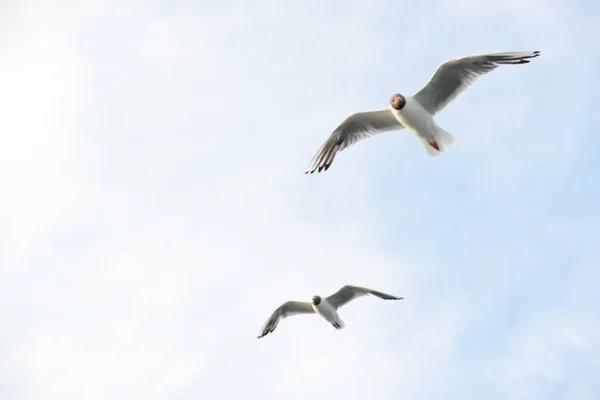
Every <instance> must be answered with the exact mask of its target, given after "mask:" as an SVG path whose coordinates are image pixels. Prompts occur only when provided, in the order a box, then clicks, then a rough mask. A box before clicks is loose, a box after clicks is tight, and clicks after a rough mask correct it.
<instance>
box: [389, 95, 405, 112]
mask: <svg viewBox="0 0 600 400" xmlns="http://www.w3.org/2000/svg"><path fill="white" fill-rule="evenodd" d="M390 104H391V105H392V108H393V109H394V110H398V111H400V110H402V109H403V108H404V106H405V105H406V99H405V98H404V96H402V95H401V94H399V93H395V94H393V95H392V97H391V98H390Z"/></svg>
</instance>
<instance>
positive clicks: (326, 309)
mask: <svg viewBox="0 0 600 400" xmlns="http://www.w3.org/2000/svg"><path fill="white" fill-rule="evenodd" d="M369 294H372V295H373V296H377V297H379V298H382V299H384V300H402V297H396V296H392V295H391V294H386V293H382V292H378V291H376V290H372V289H367V288H364V287H360V286H353V285H345V286H342V288H341V289H340V290H338V291H337V292H336V293H334V294H332V295H331V296H329V297H326V298H324V299H322V298H321V296H313V298H312V303H309V302H306V301H287V302H285V303H283V304H282V305H281V306H280V307H279V308H278V309H276V310H275V311H274V312H273V314H271V317H269V319H268V320H267V322H265V324H264V325H263V327H262V328H261V330H260V334H259V336H258V338H259V339H260V338H261V337H263V336H265V335H268V334H269V333H271V332H273V331H274V330H275V328H277V325H278V324H279V321H280V320H282V319H284V318H287V317H289V316H292V315H296V314H313V313H317V314H318V315H320V316H321V317H323V318H325V320H326V321H327V322H329V323H330V324H331V325H333V327H334V328H335V329H342V328H343V327H344V326H345V324H344V322H343V321H342V320H341V318H340V316H339V315H338V313H337V309H338V308H340V307H341V306H343V305H345V304H347V303H349V302H350V301H352V300H354V299H356V298H357V297H361V296H366V295H369Z"/></svg>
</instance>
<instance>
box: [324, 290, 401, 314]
mask: <svg viewBox="0 0 600 400" xmlns="http://www.w3.org/2000/svg"><path fill="white" fill-rule="evenodd" d="M368 294H372V295H373V296H377V297H379V298H381V299H384V300H402V297H396V296H392V295H391V294H387V293H382V292H378V291H376V290H372V289H367V288H364V287H360V286H352V285H345V286H342V288H341V289H340V290H338V291H337V292H335V293H334V294H332V295H331V296H329V297H327V299H326V300H327V302H328V303H329V304H331V306H332V307H333V308H335V309H336V310H337V309H338V308H340V307H341V306H343V305H345V304H346V303H349V302H351V301H352V300H354V299H356V298H357V297H360V296H366V295H368Z"/></svg>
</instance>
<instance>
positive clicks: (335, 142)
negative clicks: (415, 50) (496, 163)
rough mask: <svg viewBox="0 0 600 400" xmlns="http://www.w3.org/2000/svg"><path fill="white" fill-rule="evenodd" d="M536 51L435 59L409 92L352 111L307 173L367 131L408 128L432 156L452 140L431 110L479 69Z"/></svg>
mask: <svg viewBox="0 0 600 400" xmlns="http://www.w3.org/2000/svg"><path fill="white" fill-rule="evenodd" d="M539 55H540V52H539V51H533V52H529V51H523V52H508V53H493V54H482V55H475V56H468V57H460V58H455V59H453V60H449V61H446V62H444V63H442V64H440V65H439V66H438V67H437V69H436V71H435V72H434V74H433V76H432V77H431V79H430V80H429V82H428V83H427V85H425V86H424V87H423V88H422V89H421V90H420V91H419V92H417V93H416V94H414V95H413V96H406V95H402V94H399V93H396V94H394V95H392V97H391V98H390V106H389V107H387V108H383V109H380V110H374V111H364V112H357V113H354V114H352V115H350V116H349V117H347V118H346V119H345V120H344V121H343V122H342V123H341V124H340V125H339V126H338V127H337V128H336V129H335V130H334V131H333V133H332V134H331V135H330V136H329V138H328V139H327V140H326V141H325V143H324V144H323V146H321V148H320V149H319V151H318V152H317V154H316V155H315V156H314V157H313V159H312V161H311V163H310V165H309V166H308V170H307V171H306V173H309V172H310V173H311V174H312V173H313V172H315V171H318V172H321V171H322V170H325V171H327V169H329V167H330V166H331V163H332V162H333V159H334V158H335V155H336V154H337V153H338V152H339V151H342V150H344V149H345V148H346V147H348V146H350V145H352V144H354V143H356V142H357V141H359V140H361V139H365V138H367V137H370V136H371V135H374V134H377V133H382V132H388V131H392V130H397V129H402V128H405V127H406V128H408V129H409V130H411V131H412V132H414V133H415V134H416V135H417V137H418V138H419V139H420V141H421V142H422V143H423V146H424V147H425V151H426V152H427V154H429V155H430V156H432V157H435V156H437V155H438V154H440V152H442V151H444V150H445V149H447V148H448V147H450V146H451V145H452V143H454V136H453V135H452V134H451V133H449V132H446V131H445V130H444V129H442V128H440V127H439V126H438V125H437V124H436V123H435V121H434V120H433V116H434V115H435V114H436V113H438V112H439V111H441V110H442V109H443V108H444V107H445V106H446V105H448V103H450V102H451V101H452V100H454V98H455V97H456V96H457V95H458V94H459V93H461V92H462V91H463V90H465V89H466V88H467V87H468V86H469V85H470V84H471V83H473V82H474V81H475V80H476V79H477V78H479V77H480V76H481V75H484V74H486V73H488V72H490V71H492V70H494V69H496V68H497V67H498V65H500V64H527V63H528V62H529V59H530V58H535V57H537V56H539Z"/></svg>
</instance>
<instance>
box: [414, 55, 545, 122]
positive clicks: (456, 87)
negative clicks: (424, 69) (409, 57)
mask: <svg viewBox="0 0 600 400" xmlns="http://www.w3.org/2000/svg"><path fill="white" fill-rule="evenodd" d="M539 55H540V52H539V51H523V52H509V53H494V54H481V55H476V56H468V57H460V58H455V59H453V60H449V61H446V62H444V63H442V64H440V65H439V66H438V67H437V69H436V70H435V73H434V74H433V76H432V77H431V79H430V80H429V82H428V83H427V85H425V86H424V87H423V89H421V90H420V91H419V92H417V93H416V94H415V95H414V96H413V97H414V99H416V100H417V101H418V102H419V103H420V104H421V105H422V106H423V107H425V109H426V110H427V111H429V113H430V114H431V115H434V114H435V113H437V112H439V111H441V110H442V109H443V108H444V107H445V106H446V105H448V103H450V102H451V101H452V100H454V98H455V97H456V96H458V95H459V93H461V92H462V91H463V90H465V89H466V88H467V87H468V86H469V85H470V84H471V83H473V82H474V81H475V80H476V79H477V78H479V77H480V76H481V75H484V74H487V73H488V72H490V71H493V70H494V69H496V68H497V67H498V65H501V64H527V63H528V62H529V59H530V58H535V57H537V56H539Z"/></svg>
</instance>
